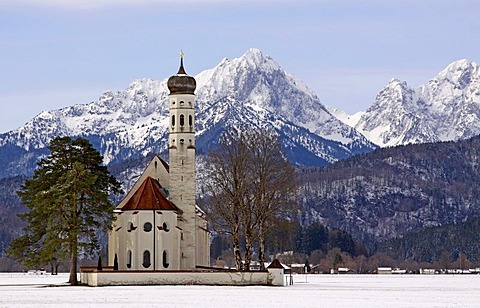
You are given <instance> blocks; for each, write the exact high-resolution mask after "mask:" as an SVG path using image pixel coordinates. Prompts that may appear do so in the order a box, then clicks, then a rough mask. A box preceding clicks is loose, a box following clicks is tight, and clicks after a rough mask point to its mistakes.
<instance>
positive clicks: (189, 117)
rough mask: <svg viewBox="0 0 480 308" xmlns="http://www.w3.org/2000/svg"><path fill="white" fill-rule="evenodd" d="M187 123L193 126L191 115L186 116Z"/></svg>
mask: <svg viewBox="0 0 480 308" xmlns="http://www.w3.org/2000/svg"><path fill="white" fill-rule="evenodd" d="M188 125H190V126H193V117H192V115H189V116H188Z"/></svg>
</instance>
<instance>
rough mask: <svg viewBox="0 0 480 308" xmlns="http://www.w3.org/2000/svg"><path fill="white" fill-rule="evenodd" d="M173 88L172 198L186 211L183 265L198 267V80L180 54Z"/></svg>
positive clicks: (182, 231)
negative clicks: (196, 194)
mask: <svg viewBox="0 0 480 308" xmlns="http://www.w3.org/2000/svg"><path fill="white" fill-rule="evenodd" d="M167 86H168V90H169V91H170V95H169V103H170V124H169V132H170V134H169V160H170V162H169V173H170V187H169V188H170V191H169V196H170V200H171V201H172V202H173V203H175V204H176V205H177V206H178V207H179V208H180V209H181V211H182V212H183V214H182V218H183V220H184V224H182V225H181V228H182V230H181V241H180V251H181V256H180V268H181V269H187V270H191V269H195V267H196V265H197V264H196V259H197V258H196V246H195V245H196V234H197V215H196V209H195V129H194V127H195V125H194V123H195V122H194V120H195V119H194V100H195V94H194V92H195V88H196V81H195V79H194V78H193V77H191V76H188V75H187V73H186V72H185V69H184V67H183V53H181V54H180V68H179V69H178V73H177V74H176V75H174V76H172V77H170V78H169V79H168V83H167Z"/></svg>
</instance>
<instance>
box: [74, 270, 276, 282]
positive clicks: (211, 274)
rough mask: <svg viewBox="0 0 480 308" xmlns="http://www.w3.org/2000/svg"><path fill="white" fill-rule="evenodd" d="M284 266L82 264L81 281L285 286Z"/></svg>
mask: <svg viewBox="0 0 480 308" xmlns="http://www.w3.org/2000/svg"><path fill="white" fill-rule="evenodd" d="M283 279H284V278H283V269H278V268H273V269H268V270H266V271H251V272H239V271H222V270H218V271H111V270H104V271H102V270H96V269H91V268H82V269H81V271H80V282H81V283H82V284H84V285H88V286H92V287H97V286H126V285H222V286H252V285H263V286H283V285H284V284H283V283H284V282H283Z"/></svg>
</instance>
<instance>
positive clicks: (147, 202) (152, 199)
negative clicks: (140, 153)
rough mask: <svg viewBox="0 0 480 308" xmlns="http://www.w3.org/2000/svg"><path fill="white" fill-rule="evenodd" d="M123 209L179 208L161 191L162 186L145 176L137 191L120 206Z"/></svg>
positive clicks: (174, 209) (175, 209)
mask: <svg viewBox="0 0 480 308" xmlns="http://www.w3.org/2000/svg"><path fill="white" fill-rule="evenodd" d="M122 210H123V211H128V210H171V211H180V209H179V208H178V207H177V206H176V205H175V204H173V202H171V201H170V200H168V199H167V198H166V197H165V196H164V195H163V193H162V187H161V186H160V184H159V183H158V181H157V180H155V179H153V178H152V177H147V178H146V179H145V181H143V183H142V185H140V187H139V188H138V189H137V191H136V192H135V193H134V194H133V195H132V196H131V197H130V199H129V200H127V202H126V203H125V205H124V206H123V207H122Z"/></svg>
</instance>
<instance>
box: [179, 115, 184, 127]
mask: <svg viewBox="0 0 480 308" xmlns="http://www.w3.org/2000/svg"><path fill="white" fill-rule="evenodd" d="M184 125H185V116H184V115H183V114H181V115H180V126H184Z"/></svg>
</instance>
